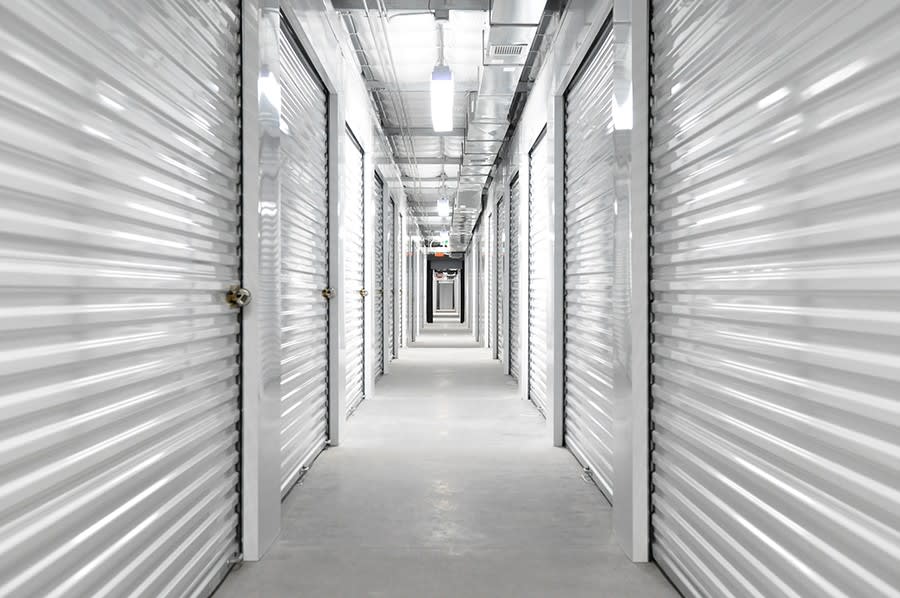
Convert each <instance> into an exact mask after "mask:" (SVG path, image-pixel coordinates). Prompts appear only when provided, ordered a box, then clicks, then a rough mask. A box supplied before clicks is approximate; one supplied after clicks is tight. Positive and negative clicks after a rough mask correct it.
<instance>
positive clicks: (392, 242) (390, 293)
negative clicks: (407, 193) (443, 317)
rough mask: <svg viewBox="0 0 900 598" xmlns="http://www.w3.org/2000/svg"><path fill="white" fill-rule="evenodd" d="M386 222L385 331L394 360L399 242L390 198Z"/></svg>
mask: <svg viewBox="0 0 900 598" xmlns="http://www.w3.org/2000/svg"><path fill="white" fill-rule="evenodd" d="M384 221H385V224H386V228H385V242H384V250H385V252H386V254H385V260H386V262H385V268H384V271H385V280H387V284H386V285H385V291H384V296H385V308H384V309H385V312H384V318H385V324H384V329H385V330H387V336H388V338H387V354H388V359H394V358H395V357H397V347H396V345H395V342H396V337H397V330H396V328H395V326H394V323H395V322H396V318H394V302H395V301H396V300H397V290H396V288H395V287H394V268H395V267H396V259H397V257H396V256H397V241H396V237H397V235H396V234H395V229H394V198H393V197H390V198H388V206H387V213H386V214H385V217H384Z"/></svg>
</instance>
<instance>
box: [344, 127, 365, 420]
mask: <svg viewBox="0 0 900 598" xmlns="http://www.w3.org/2000/svg"><path fill="white" fill-rule="evenodd" d="M343 143H344V157H343V159H342V163H341V166H342V167H343V168H342V170H343V172H342V174H341V184H342V185H343V202H344V214H343V217H342V222H341V224H342V226H341V229H342V230H341V232H342V233H343V234H344V285H345V288H344V289H343V293H344V339H343V340H344V348H345V351H346V353H345V356H346V360H347V362H346V363H347V369H346V374H345V376H346V378H345V380H344V384H345V392H346V395H345V397H346V399H345V401H346V402H345V409H346V410H347V415H348V416H350V415H351V414H352V413H353V412H354V411H355V410H356V408H357V407H359V404H360V403H362V401H363V399H365V381H364V371H365V370H364V368H365V351H366V340H365V315H366V310H365V307H366V300H365V297H364V296H363V295H364V293H363V290H364V289H365V284H366V278H365V273H366V271H365V226H364V223H365V214H364V210H365V200H364V198H365V191H364V184H365V180H364V176H365V175H364V171H363V151H362V148H361V147H360V146H359V145H358V144H357V142H356V139H355V138H354V137H353V134H352V133H351V132H350V130H349V129H347V131H346V133H345V134H344V138H343Z"/></svg>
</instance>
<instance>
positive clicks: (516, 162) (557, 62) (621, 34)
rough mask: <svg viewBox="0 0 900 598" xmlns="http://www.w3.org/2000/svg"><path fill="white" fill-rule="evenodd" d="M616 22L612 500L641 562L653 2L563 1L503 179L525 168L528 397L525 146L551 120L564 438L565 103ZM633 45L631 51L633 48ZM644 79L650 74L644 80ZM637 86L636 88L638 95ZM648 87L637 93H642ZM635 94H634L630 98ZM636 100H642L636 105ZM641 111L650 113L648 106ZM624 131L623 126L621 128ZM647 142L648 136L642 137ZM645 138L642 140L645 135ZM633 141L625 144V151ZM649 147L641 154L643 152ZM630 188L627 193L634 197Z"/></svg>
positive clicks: (551, 419)
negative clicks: (620, 258) (621, 168)
mask: <svg viewBox="0 0 900 598" xmlns="http://www.w3.org/2000/svg"><path fill="white" fill-rule="evenodd" d="M613 5H615V12H614V14H613V27H614V28H613V30H614V36H615V39H616V60H617V64H616V100H617V108H618V109H619V111H620V113H621V114H624V113H626V112H627V113H632V116H633V118H631V119H627V118H626V119H620V122H619V124H620V126H627V129H628V130H623V131H621V133H624V138H625V139H629V138H630V139H631V140H632V144H631V148H630V151H631V153H632V155H631V159H630V160H629V161H628V163H627V164H626V165H625V170H626V172H625V175H624V178H625V179H626V180H623V188H624V189H628V190H630V191H626V192H625V193H626V197H625V198H624V200H625V201H628V202H629V205H630V210H629V213H630V214H631V215H632V217H631V222H630V223H629V224H628V225H630V226H631V232H632V234H631V246H630V247H629V252H630V254H631V264H632V265H631V272H630V273H629V274H630V280H631V281H632V287H633V288H632V295H631V297H632V301H631V305H630V306H629V309H628V310H627V314H626V316H627V317H631V314H635V315H636V317H631V320H630V323H631V324H630V329H631V338H630V339H629V340H630V342H629V343H628V344H627V346H626V347H623V354H620V355H618V356H617V362H619V363H618V364H617V365H618V366H620V367H619V369H620V370H621V375H620V376H617V381H616V384H617V388H616V391H615V396H616V401H617V405H616V410H617V422H616V431H615V435H616V446H615V460H614V473H615V483H616V488H617V490H616V504H615V505H614V508H613V516H614V523H615V529H616V535H617V538H618V541H619V544H620V545H621V546H622V548H623V550H624V551H625V552H626V553H627V554H628V555H629V556H630V557H631V558H632V559H633V560H635V561H646V560H648V558H649V536H648V508H649V504H648V500H647V497H648V492H649V491H648V479H649V470H648V443H649V439H648V432H647V426H648V421H649V407H648V393H649V389H648V387H647V379H648V378H647V367H648V366H647V347H648V337H647V322H646V321H645V318H643V316H640V315H639V314H646V313H647V294H646V285H647V272H646V263H647V253H646V246H647V239H648V237H647V230H646V215H647V207H646V206H647V201H648V196H647V185H646V181H647V175H648V171H647V168H648V167H647V161H646V148H647V146H646V139H647V134H648V128H647V122H646V107H645V106H642V104H641V102H642V101H644V100H643V98H646V96H647V93H648V92H647V89H646V82H647V78H648V77H649V75H648V70H647V60H648V55H647V52H646V49H645V48H646V46H647V44H648V39H649V37H648V33H647V32H648V29H649V23H648V17H647V14H648V11H647V3H646V0H601V1H593V0H571V1H570V2H569V3H568V5H567V8H566V12H565V13H564V15H563V17H562V20H561V22H560V25H559V28H558V30H557V33H556V36H555V38H554V40H553V42H552V47H551V49H550V51H549V53H548V54H547V56H546V58H545V62H544V65H543V67H542V68H541V72H540V74H539V76H538V78H537V80H536V81H535V84H534V86H533V88H532V90H531V93H530V95H529V98H528V101H527V103H526V105H525V108H524V111H523V113H522V117H521V119H520V121H519V122H518V124H517V127H516V130H515V133H514V136H513V139H512V143H511V144H510V146H509V147H508V148H507V155H506V156H505V157H504V159H503V161H502V163H501V166H500V168H499V169H498V171H497V181H498V184H499V185H501V186H502V188H503V190H504V192H505V193H506V195H507V197H508V191H509V182H510V180H511V179H512V177H513V175H514V174H515V173H516V172H518V173H519V182H520V190H521V193H520V201H521V204H520V210H519V216H520V222H519V230H520V235H519V238H518V239H510V242H511V243H516V242H517V243H518V247H519V256H520V258H519V262H520V269H521V270H520V277H519V279H520V280H519V288H518V289H512V291H513V292H517V293H518V294H519V297H520V301H519V306H520V312H521V315H520V330H519V338H520V344H521V347H522V351H521V353H520V372H521V376H520V384H519V390H520V393H521V395H522V397H523V398H525V397H526V394H527V383H528V382H527V381H528V353H527V347H528V270H527V268H528V188H529V174H530V173H529V169H528V157H529V156H528V154H529V150H530V149H531V147H532V146H533V145H534V143H535V141H536V139H537V137H538V135H539V134H540V133H541V131H542V129H543V128H544V127H545V126H546V127H547V141H548V142H549V143H550V144H551V150H550V152H549V154H550V156H549V160H548V163H547V164H545V165H543V168H546V169H547V175H548V176H547V177H546V181H547V186H548V188H547V189H546V193H545V194H543V195H545V196H546V197H547V198H549V201H550V202H551V205H550V214H551V218H550V219H549V220H548V221H547V222H539V223H536V225H537V226H545V227H547V233H548V235H549V237H550V239H551V244H552V246H553V248H554V258H553V261H552V266H551V273H550V277H551V280H554V281H555V283H554V292H553V293H552V294H551V295H550V297H549V298H548V304H547V305H545V306H542V308H543V309H545V310H546V312H547V313H549V314H552V318H553V319H552V322H551V330H552V334H550V335H548V339H547V343H548V346H547V352H548V355H549V356H551V359H552V364H551V368H550V372H549V375H550V380H551V389H550V393H551V397H552V398H551V403H552V408H551V409H550V412H549V413H548V426H547V442H548V443H550V442H552V443H553V444H554V445H555V446H563V444H564V437H563V423H564V422H563V414H564V405H563V330H564V328H563V236H562V230H563V228H562V225H563V219H562V214H563V195H564V180H563V175H564V151H563V150H564V130H563V117H564V104H563V96H564V94H565V91H566V88H567V86H568V84H569V82H570V81H571V80H572V78H573V77H574V76H575V73H576V71H577V68H578V66H579V65H580V64H581V62H582V60H583V58H584V56H585V55H586V54H587V52H588V50H589V49H590V47H591V44H592V42H593V41H594V39H595V38H596V36H597V35H598V33H599V32H600V29H601V27H602V25H603V24H604V23H605V21H606V19H607V17H608V16H609V15H610V13H611V11H613V9H614V6H613ZM632 47H634V48H635V49H634V51H632ZM641 78H643V79H641ZM632 92H633V93H632ZM639 93H640V94H642V95H641V96H639V95H638V94H639ZM632 97H634V98H635V99H634V100H632ZM632 101H634V102H635V105H634V106H632ZM642 110H643V112H641V111H642ZM618 132H620V131H618V130H617V133H618ZM642 140H643V141H642ZM642 142H643V145H641V143H642ZM628 149H629V148H626V151H627V150H628ZM641 152H643V155H642V154H641ZM629 193H630V195H629Z"/></svg>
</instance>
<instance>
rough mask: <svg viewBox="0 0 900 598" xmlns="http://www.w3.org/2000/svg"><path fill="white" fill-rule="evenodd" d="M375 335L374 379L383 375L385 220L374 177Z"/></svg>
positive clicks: (381, 196) (380, 183)
mask: <svg viewBox="0 0 900 598" xmlns="http://www.w3.org/2000/svg"><path fill="white" fill-rule="evenodd" d="M374 195H375V289H374V290H375V325H374V326H373V327H372V328H373V329H374V331H375V333H374V334H373V335H372V349H373V350H374V351H375V378H376V379H377V378H378V377H380V376H381V375H382V374H383V373H384V316H385V314H384V303H385V301H384V296H385V293H386V292H387V291H386V289H385V277H384V257H385V234H384V230H385V218H384V182H383V181H382V180H381V177H380V176H378V175H377V174H376V175H375V192H374Z"/></svg>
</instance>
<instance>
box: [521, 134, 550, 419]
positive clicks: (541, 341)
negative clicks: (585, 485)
mask: <svg viewBox="0 0 900 598" xmlns="http://www.w3.org/2000/svg"><path fill="white" fill-rule="evenodd" d="M549 146H550V144H549V143H548V142H547V136H546V130H545V131H543V132H541V134H540V135H539V136H538V139H537V141H535V143H534V146H533V147H532V148H531V151H530V152H529V154H528V354H527V357H528V398H529V400H531V402H533V403H534V405H535V407H537V408H538V411H540V412H541V414H542V415H543V416H544V417H546V416H547V410H548V409H549V404H548V397H549V391H548V379H547V371H548V364H547V359H548V351H547V333H548V327H549V316H548V312H547V301H548V294H549V287H550V276H549V268H550V255H551V247H550V236H549V229H548V226H549V222H550V201H549V198H548V197H547V169H548V168H550V162H549V151H548V150H549Z"/></svg>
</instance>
